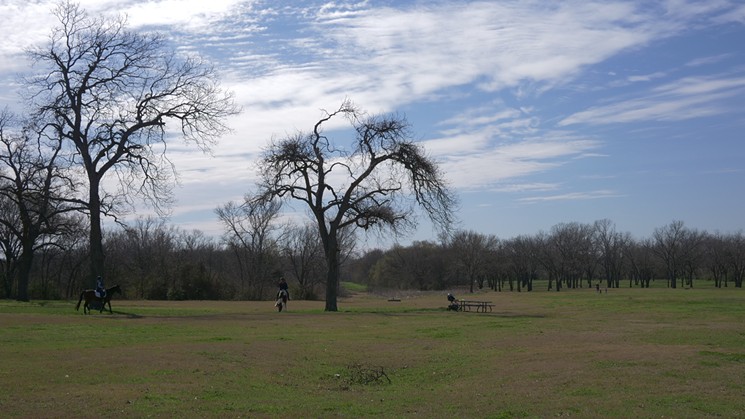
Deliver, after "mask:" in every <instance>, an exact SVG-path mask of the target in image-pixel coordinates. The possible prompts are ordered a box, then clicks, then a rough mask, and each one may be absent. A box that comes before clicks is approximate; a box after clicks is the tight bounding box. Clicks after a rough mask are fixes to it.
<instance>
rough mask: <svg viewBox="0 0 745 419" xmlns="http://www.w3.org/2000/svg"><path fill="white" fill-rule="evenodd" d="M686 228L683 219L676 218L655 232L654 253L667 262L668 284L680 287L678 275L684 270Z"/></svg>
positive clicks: (672, 286) (671, 286)
mask: <svg viewBox="0 0 745 419" xmlns="http://www.w3.org/2000/svg"><path fill="white" fill-rule="evenodd" d="M685 236H686V228H685V224H684V223H683V221H679V220H675V221H673V222H671V223H670V224H668V225H666V226H665V227H660V228H656V229H655V230H654V233H653V236H652V237H653V239H654V242H655V246H654V248H653V251H654V253H655V254H656V255H657V256H658V257H659V258H660V260H661V261H662V262H663V263H664V264H665V271H666V274H667V281H668V286H669V287H670V288H677V287H678V277H679V276H680V275H681V274H682V271H683V264H682V258H683V241H684V238H685Z"/></svg>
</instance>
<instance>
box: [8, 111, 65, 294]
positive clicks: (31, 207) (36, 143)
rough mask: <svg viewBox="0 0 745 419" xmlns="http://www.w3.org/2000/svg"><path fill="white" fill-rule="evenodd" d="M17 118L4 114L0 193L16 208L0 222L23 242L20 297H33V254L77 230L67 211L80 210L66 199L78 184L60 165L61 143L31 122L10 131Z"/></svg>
mask: <svg viewBox="0 0 745 419" xmlns="http://www.w3.org/2000/svg"><path fill="white" fill-rule="evenodd" d="M14 119H15V118H14V117H13V115H12V114H11V113H10V112H8V111H2V112H0V195H1V196H2V199H3V202H4V203H6V204H11V207H12V210H10V211H9V212H6V214H8V213H10V214H12V216H11V217H0V223H1V224H2V225H3V228H4V230H5V231H7V232H10V233H12V236H14V237H15V241H16V242H17V243H18V245H19V249H18V250H20V252H19V253H18V254H17V258H16V259H15V262H16V263H17V269H13V271H15V274H16V276H17V279H18V284H17V286H18V288H17V296H16V298H17V299H18V300H20V301H28V300H29V295H28V286H29V273H30V272H31V267H32V263H33V259H34V253H35V252H36V250H38V249H39V248H41V247H44V246H49V245H53V244H54V243H55V237H56V236H59V235H61V234H64V233H65V232H66V231H67V230H69V229H70V228H72V227H71V224H72V221H73V220H72V219H71V218H69V217H65V214H67V213H69V212H71V211H73V210H75V208H74V207H73V206H71V205H69V204H68V203H67V202H66V199H65V198H64V197H66V196H69V195H70V194H71V193H72V192H73V191H74V189H73V187H74V183H73V182H72V181H71V180H70V179H69V177H67V176H66V175H64V174H63V172H62V171H61V170H60V169H59V167H58V166H57V157H58V155H59V152H60V150H61V148H62V144H61V142H60V141H54V140H52V141H51V142H49V143H47V142H45V141H44V140H43V139H41V138H39V137H38V136H37V135H36V134H35V133H34V131H33V129H32V128H33V127H31V126H26V127H23V128H19V127H17V126H16V130H13V129H9V128H12V126H13V125H14ZM14 212H15V214H13V213H14ZM68 221H70V223H68ZM10 255H11V254H10V253H6V257H7V256H10ZM7 262H8V263H12V262H13V259H10V260H7ZM8 279H10V278H8Z"/></svg>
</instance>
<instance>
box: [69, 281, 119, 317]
mask: <svg viewBox="0 0 745 419" xmlns="http://www.w3.org/2000/svg"><path fill="white" fill-rule="evenodd" d="M115 292H116V293H119V294H121V293H122V289H121V287H119V285H114V286H113V287H111V288H106V296H105V297H103V298H101V297H98V296H96V291H95V290H85V291H83V292H81V293H80V299H79V300H78V305H76V306H75V310H79V309H80V303H81V302H82V301H83V298H85V304H83V314H88V313H90V312H91V309H90V304H91V303H92V302H94V301H95V302H98V303H99V304H101V306H100V307H99V310H98V312H99V313H103V309H104V308H106V304H108V305H109V313H111V314H114V312H113V311H112V310H111V297H112V296H113V295H114V293H115Z"/></svg>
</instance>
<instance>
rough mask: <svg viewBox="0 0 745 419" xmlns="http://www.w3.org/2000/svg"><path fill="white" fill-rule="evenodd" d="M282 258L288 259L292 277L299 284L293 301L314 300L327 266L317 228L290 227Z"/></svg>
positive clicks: (286, 232) (284, 235)
mask: <svg viewBox="0 0 745 419" xmlns="http://www.w3.org/2000/svg"><path fill="white" fill-rule="evenodd" d="M281 246H282V256H284V258H285V259H286V261H287V262H286V263H287V266H288V268H289V270H290V275H291V276H292V277H293V278H295V280H296V281H297V282H298V285H299V290H298V295H296V296H293V297H292V298H293V299H314V298H315V295H316V294H315V292H314V289H315V287H316V285H317V284H318V283H320V282H321V280H322V279H323V273H324V272H325V271H326V265H325V263H324V260H325V259H324V257H323V247H322V246H321V242H320V240H319V239H318V233H317V232H316V229H315V226H313V225H312V224H305V225H302V226H289V227H287V228H286V229H285V234H283V236H282V240H281Z"/></svg>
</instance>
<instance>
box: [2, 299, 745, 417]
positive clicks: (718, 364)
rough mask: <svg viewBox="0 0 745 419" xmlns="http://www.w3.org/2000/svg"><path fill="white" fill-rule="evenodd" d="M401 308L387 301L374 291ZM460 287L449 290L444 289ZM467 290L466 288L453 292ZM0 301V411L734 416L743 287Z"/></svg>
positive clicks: (744, 343) (738, 404) (743, 413)
mask: <svg viewBox="0 0 745 419" xmlns="http://www.w3.org/2000/svg"><path fill="white" fill-rule="evenodd" d="M392 296H395V297H398V298H400V300H401V301H389V297H392ZM457 296H458V297H466V295H457ZM468 297H469V298H471V297H472V296H468ZM473 298H478V299H485V300H489V301H492V302H493V303H494V311H493V312H491V313H485V314H482V313H474V312H470V313H462V312H449V311H446V310H445V307H446V305H447V301H446V299H445V293H444V292H436V293H434V292H433V293H408V294H401V295H388V296H378V295H372V294H367V293H357V294H353V295H351V296H350V297H347V298H343V299H341V300H340V301H339V308H340V310H341V311H340V312H337V313H325V312H323V303H322V302H310V301H290V303H289V310H288V311H286V312H282V313H278V312H276V311H275V310H274V308H273V304H272V302H213V301H185V302H164V301H120V300H116V299H115V300H114V301H113V309H114V314H113V315H112V314H108V313H104V314H98V312H97V311H94V314H93V315H89V316H84V315H83V314H82V309H81V312H76V311H75V309H74V305H75V303H76V301H75V302H71V301H36V302H31V303H18V302H13V301H2V302H0V363H2V364H1V367H0V412H2V416H3V417H33V418H43V417H76V418H80V417H137V418H139V417H221V418H223V417H225V418H229V417H235V418H238V417H280V416H282V417H324V418H325V417H350V418H356V417H364V416H378V417H427V418H429V417H438V418H439V417H459V418H470V417H473V418H512V417H555V416H573V417H588V418H589V417H642V418H647V417H648V418H652V417H663V416H664V417H676V418H699V417H728V418H732V417H745V291H743V290H739V289H737V290H735V289H727V290H719V289H708V288H704V289H689V290H684V289H677V290H674V289H638V288H635V289H623V288H622V289H613V290H610V291H609V292H608V293H602V294H597V293H596V292H595V291H594V290H588V289H580V290H566V291H562V292H560V293H556V292H546V291H533V292H530V293H527V292H523V293H517V292H501V293H497V292H483V293H478V294H476V295H475V296H473Z"/></svg>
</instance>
